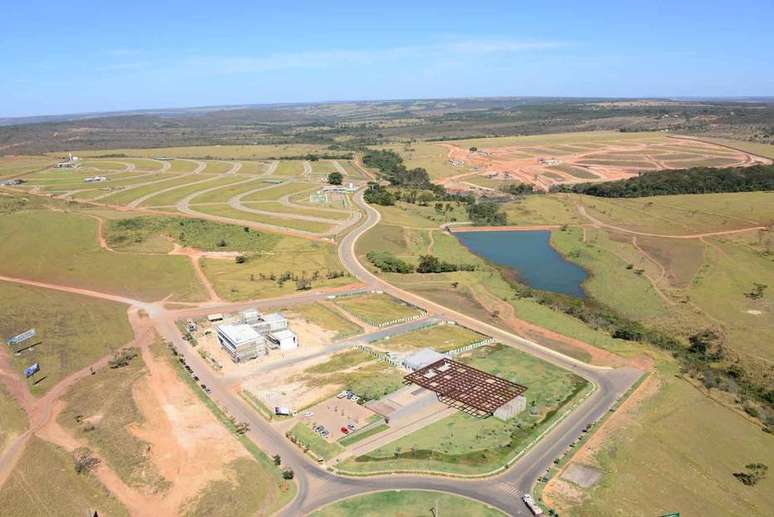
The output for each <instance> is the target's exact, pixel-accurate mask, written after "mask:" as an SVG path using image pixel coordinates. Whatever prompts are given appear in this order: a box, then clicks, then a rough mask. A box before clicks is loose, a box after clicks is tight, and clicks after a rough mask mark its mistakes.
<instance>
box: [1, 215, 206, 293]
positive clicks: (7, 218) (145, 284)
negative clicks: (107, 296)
mask: <svg viewBox="0 0 774 517" xmlns="http://www.w3.org/2000/svg"><path fill="white" fill-rule="evenodd" d="M96 230H97V221H95V220H94V219H92V218H90V217H86V216H84V215H80V214H78V213H62V212H54V211H52V210H33V211H21V212H16V213H12V214H6V215H3V216H2V217H0V233H2V234H3V235H5V236H6V238H7V239H8V240H9V241H13V242H14V247H13V248H11V247H5V248H2V249H0V274H4V275H8V276H16V277H24V278H29V279H34V280H39V281H50V282H55V283H60V284H63V285H77V286H79V287H83V288H88V289H95V290H98V291H108V292H113V293H116V294H124V295H127V296H132V297H136V298H140V299H145V300H160V299H162V298H164V297H167V296H170V295H171V296H173V297H174V298H175V299H177V300H183V301H196V300H201V299H202V298H203V297H204V290H203V288H202V286H201V285H200V284H199V283H198V281H197V279H196V276H195V275H194V272H193V270H192V268H191V264H190V261H189V260H188V259H187V258H186V257H173V256H153V255H132V254H117V253H111V252H109V251H106V250H103V249H101V248H100V247H99V245H98V243H97V238H96ZM44 249H45V251H46V253H45V256H44V255H41V254H40V251H41V250H44Z"/></svg>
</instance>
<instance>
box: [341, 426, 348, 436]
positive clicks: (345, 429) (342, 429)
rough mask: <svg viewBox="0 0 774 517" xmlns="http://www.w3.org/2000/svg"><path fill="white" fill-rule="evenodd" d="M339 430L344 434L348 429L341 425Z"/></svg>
mask: <svg viewBox="0 0 774 517" xmlns="http://www.w3.org/2000/svg"><path fill="white" fill-rule="evenodd" d="M340 431H341V432H342V433H344V434H349V429H347V428H346V427H344V426H341V429H340Z"/></svg>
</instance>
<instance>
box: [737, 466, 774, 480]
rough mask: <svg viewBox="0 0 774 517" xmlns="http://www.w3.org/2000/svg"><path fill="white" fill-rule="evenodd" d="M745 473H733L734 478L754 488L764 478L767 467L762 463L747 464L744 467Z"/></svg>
mask: <svg viewBox="0 0 774 517" xmlns="http://www.w3.org/2000/svg"><path fill="white" fill-rule="evenodd" d="M744 468H746V469H747V471H746V472H734V477H735V478H736V479H738V480H739V481H741V482H742V483H744V484H745V485H747V486H754V485H756V484H758V481H760V480H762V479H764V478H765V477H766V472H767V471H768V470H769V467H768V466H766V465H764V464H763V463H748V464H747V465H745V466H744Z"/></svg>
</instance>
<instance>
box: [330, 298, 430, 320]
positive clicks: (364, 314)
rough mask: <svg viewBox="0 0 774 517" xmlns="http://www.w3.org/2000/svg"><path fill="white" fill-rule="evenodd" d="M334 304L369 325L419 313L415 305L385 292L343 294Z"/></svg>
mask: <svg viewBox="0 0 774 517" xmlns="http://www.w3.org/2000/svg"><path fill="white" fill-rule="evenodd" d="M336 305H338V306H339V307H341V308H342V309H344V310H345V311H347V312H348V313H350V314H352V315H353V316H355V317H356V318H357V319H359V320H361V321H364V322H366V323H368V324H370V325H379V324H383V323H386V322H389V321H395V320H398V319H401V318H410V317H412V316H418V315H420V314H421V313H420V311H419V310H418V309H417V308H416V307H412V306H410V305H407V304H406V303H404V302H402V301H400V300H398V299H396V298H393V297H391V296H389V295H386V294H369V295H361V296H345V297H341V298H337V299H336Z"/></svg>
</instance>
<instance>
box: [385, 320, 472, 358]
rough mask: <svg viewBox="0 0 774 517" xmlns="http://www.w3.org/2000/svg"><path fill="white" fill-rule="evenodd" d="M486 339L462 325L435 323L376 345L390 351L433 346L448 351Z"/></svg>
mask: <svg viewBox="0 0 774 517" xmlns="http://www.w3.org/2000/svg"><path fill="white" fill-rule="evenodd" d="M482 339H486V336H484V335H481V334H479V333H478V332H474V331H472V330H470V329H467V328H465V327H463V326H461V325H452V324H448V325H433V326H432V327H427V328H423V329H419V330H414V331H412V332H407V333H405V334H399V335H397V336H391V337H390V339H384V340H382V341H379V342H377V343H374V346H376V347H378V348H382V349H385V350H390V351H397V352H405V351H410V350H415V349H419V348H432V349H433V350H436V351H438V352H448V351H449V350H454V349H456V348H460V347H463V346H465V345H469V344H471V343H475V342H476V341H481V340H482Z"/></svg>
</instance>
